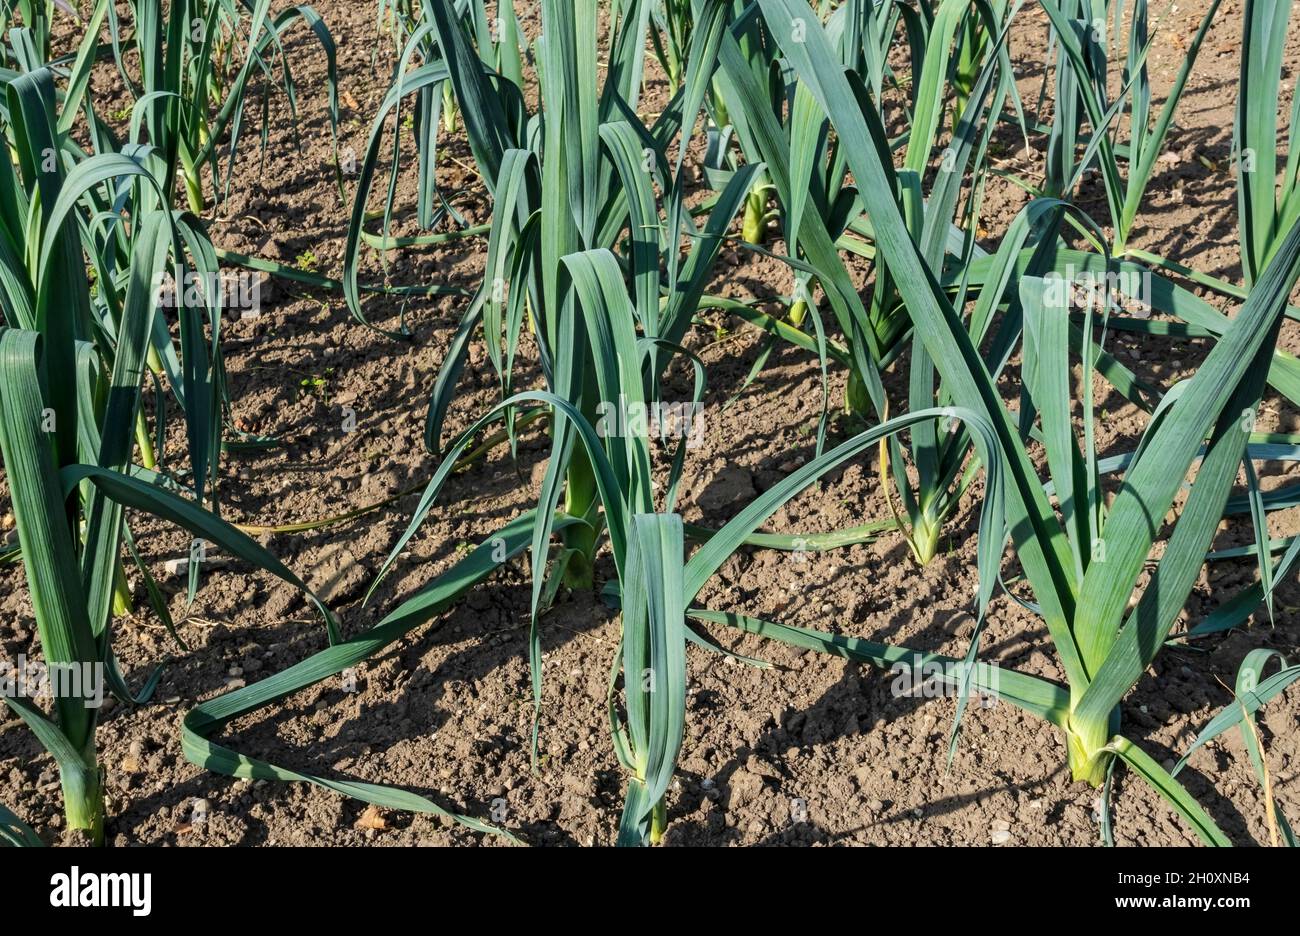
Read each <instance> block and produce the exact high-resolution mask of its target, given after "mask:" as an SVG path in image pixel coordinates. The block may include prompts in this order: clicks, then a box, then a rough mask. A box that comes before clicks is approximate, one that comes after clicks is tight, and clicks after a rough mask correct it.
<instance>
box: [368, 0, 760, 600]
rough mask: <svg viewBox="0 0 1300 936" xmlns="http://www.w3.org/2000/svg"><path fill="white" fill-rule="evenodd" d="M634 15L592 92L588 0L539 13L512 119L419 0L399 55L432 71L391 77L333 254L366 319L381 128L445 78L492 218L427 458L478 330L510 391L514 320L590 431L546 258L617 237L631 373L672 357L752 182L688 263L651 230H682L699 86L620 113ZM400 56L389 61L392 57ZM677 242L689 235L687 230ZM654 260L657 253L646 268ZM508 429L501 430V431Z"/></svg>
mask: <svg viewBox="0 0 1300 936" xmlns="http://www.w3.org/2000/svg"><path fill="white" fill-rule="evenodd" d="M645 6H646V5H645V4H644V3H633V4H629V5H627V6H625V7H623V8H622V10H621V15H620V17H619V19H618V21H617V22H616V23H615V24H614V28H613V32H612V38H611V41H610V48H609V54H610V56H611V65H610V67H609V68H608V70H607V71H606V80H605V83H604V85H603V87H600V88H598V86H597V84H596V81H597V77H598V68H597V64H596V60H595V55H596V50H597V48H598V43H597V37H596V6H595V2H594V0H586V2H584V3H582V4H579V5H578V6H577V7H572V6H568V5H562V4H553V3H546V4H544V5H543V8H542V12H543V21H542V25H543V29H542V36H541V38H540V40H539V42H538V63H539V70H540V72H541V75H542V88H541V101H540V107H541V109H540V111H539V113H537V114H535V115H531V116H530V115H528V114H527V113H526V111H525V105H524V95H523V92H522V89H521V88H520V87H519V86H518V85H516V84H515V83H514V82H513V81H512V80H511V79H510V78H509V77H508V76H507V75H506V74H505V73H504V72H502V71H497V70H495V68H494V67H493V65H492V62H493V61H495V60H496V59H497V55H496V52H495V50H493V49H492V48H484V47H483V46H482V45H481V44H479V43H477V42H476V34H477V33H476V31H475V30H473V29H472V28H471V26H472V22H467V21H466V18H464V17H461V16H458V15H457V12H456V9H455V8H454V7H453V5H452V4H450V3H447V2H443V0H430V2H429V3H427V5H426V7H425V15H426V17H427V19H426V22H425V23H424V24H423V25H422V26H421V27H420V29H419V30H418V31H417V33H416V34H415V36H414V37H413V38H412V43H411V46H410V47H408V50H407V51H408V53H411V54H414V52H416V51H420V50H421V49H423V50H424V51H425V52H426V54H427V48H426V47H422V46H419V45H418V43H420V42H422V41H423V39H424V38H425V36H426V35H427V36H431V37H433V38H435V39H436V48H437V50H439V52H438V54H437V56H436V57H435V58H433V60H431V61H426V62H425V64H423V65H421V66H419V67H418V68H416V69H415V70H414V71H412V72H409V73H405V74H400V75H399V76H398V78H397V80H396V81H395V83H394V85H393V87H392V88H391V89H390V91H389V94H388V95H387V97H386V99H385V101H384V103H383V105H382V106H381V109H380V112H379V114H378V115H377V117H376V119H375V123H374V126H373V128H372V131H371V135H370V142H369V145H368V147H367V152H366V158H365V160H364V162H363V163H362V165H361V167H360V173H359V186H358V192H357V197H356V201H355V203H354V206H353V213H352V224H351V227H350V230H349V237H348V247H347V251H346V254H345V266H344V291H345V296H346V297H347V301H348V304H349V306H350V307H351V308H352V310H353V312H354V314H355V315H356V316H357V317H358V318H359V319H360V320H361V321H363V322H364V321H366V319H365V316H364V312H363V310H362V308H361V304H360V294H359V290H358V288H357V271H358V265H359V259H360V248H361V245H362V243H363V240H364V238H363V230H362V227H363V223H364V220H365V217H366V212H365V205H366V199H367V197H368V195H369V192H370V187H371V185H372V182H373V179H374V175H375V173H376V171H377V161H378V158H379V156H380V152H381V147H382V146H383V141H384V129H383V128H384V122H385V120H386V119H387V117H388V116H389V114H390V113H395V112H398V111H399V109H400V104H401V101H402V99H403V97H404V96H406V95H411V94H419V93H421V92H422V91H423V90H424V89H428V88H434V87H438V86H441V85H442V83H443V82H450V84H451V86H452V88H453V89H454V91H455V94H456V98H457V100H458V101H459V102H460V108H461V113H462V114H463V116H464V120H465V131H466V133H467V135H468V137H469V142H470V148H471V151H472V152H473V153H474V157H475V161H476V163H477V165H478V168H479V171H480V173H481V175H482V177H483V179H484V181H485V183H486V185H487V187H488V190H489V192H490V193H491V194H492V195H493V198H494V203H495V204H494V215H495V218H496V223H494V225H493V227H492V232H491V237H490V239H489V243H488V251H487V274H486V276H485V278H484V282H483V284H482V285H481V287H480V288H479V290H478V293H477V295H476V296H475V298H474V299H473V300H472V301H471V302H470V303H469V304H468V307H467V309H466V312H465V315H464V317H463V319H462V321H461V324H460V328H459V331H458V334H457V336H456V339H455V341H454V342H453V345H452V349H451V353H450V355H449V357H448V358H447V360H445V361H444V363H443V365H442V370H441V373H440V374H439V377H438V380H437V383H436V385H435V388H434V392H433V397H432V399H431V401H430V406H429V418H428V423H427V428H426V445H427V446H428V447H429V449H430V450H431V451H439V450H440V448H441V436H442V426H443V421H444V417H445V415H446V412H447V409H448V407H449V405H450V402H451V400H452V398H453V396H454V393H455V390H456V382H457V379H458V377H459V374H460V372H461V369H462V368H463V366H464V362H465V358H466V355H467V351H468V343H469V340H470V338H471V337H472V335H473V334H474V332H475V331H477V330H478V329H479V328H480V327H481V328H482V329H483V334H484V340H485V342H486V346H487V352H488V358H489V360H490V361H491V363H492V366H493V368H494V369H495V371H496V372H497V374H498V377H499V381H500V386H501V392H502V397H503V398H505V397H508V396H509V395H511V393H512V392H513V385H514V366H515V365H514V362H515V357H516V353H517V350H518V347H519V341H520V335H521V330H522V327H523V324H524V322H525V320H526V321H527V322H528V323H529V327H530V328H531V329H532V330H533V331H534V332H535V334H536V336H537V339H538V344H539V349H538V350H539V358H540V363H541V365H542V370H543V374H544V376H545V379H546V381H547V385H548V387H549V388H550V389H551V390H552V391H553V392H555V393H556V394H557V395H559V396H561V397H562V398H564V399H566V400H571V401H574V402H575V403H576V404H577V405H579V407H580V409H581V410H582V412H584V414H585V415H586V417H587V418H588V420H589V421H590V422H595V419H596V408H597V406H598V404H599V403H600V399H599V398H598V396H597V393H596V388H595V386H594V385H593V384H592V382H591V381H592V378H591V374H592V367H591V366H589V365H588V364H585V363H584V362H583V361H581V360H580V361H576V362H572V361H569V360H568V357H569V355H570V354H571V353H574V352H573V351H571V347H576V348H577V352H576V353H578V354H583V353H584V352H583V350H582V348H583V346H582V343H581V342H580V340H578V339H580V338H581V332H579V333H578V335H577V337H576V338H575V337H573V336H570V335H569V334H567V333H565V332H562V331H561V330H560V328H559V315H560V304H561V302H562V301H563V300H562V297H561V295H560V289H559V278H560V272H559V271H560V270H561V262H560V259H561V258H562V257H564V256H566V255H568V254H570V253H574V252H576V251H579V250H583V249H587V250H590V249H601V248H604V249H608V248H611V247H613V246H615V244H616V243H617V242H620V241H622V240H623V239H624V231H625V230H626V231H627V234H626V238H627V241H628V249H627V254H626V259H625V262H626V263H627V265H628V272H629V275H630V276H632V278H633V280H634V282H635V283H636V289H637V295H638V304H637V308H638V309H649V310H653V314H650V313H646V314H645V316H644V318H643V319H642V320H641V321H640V325H641V327H642V328H643V330H644V332H645V335H646V336H647V337H651V338H655V339H657V340H659V341H661V342H663V344H661V345H660V344H657V345H656V346H655V347H654V348H653V349H652V351H651V354H650V362H649V363H648V364H647V367H648V368H649V369H650V372H651V373H652V374H654V375H655V376H654V380H655V381H656V382H657V381H658V375H659V374H661V373H662V372H663V369H664V368H665V367H666V366H667V364H668V362H669V360H670V358H671V356H672V354H671V352H670V351H668V350H665V349H671V348H672V347H673V346H675V345H677V344H679V343H680V341H681V339H682V337H683V336H684V335H685V333H686V330H687V328H688V327H689V325H690V321H691V316H692V315H693V314H694V311H695V307H696V303H697V302H698V301H699V298H700V296H701V294H702V291H703V286H704V282H705V276H706V274H707V272H708V270H709V267H710V265H711V263H712V260H713V258H714V257H715V256H716V254H717V251H718V249H719V246H720V242H721V235H722V234H723V233H724V232H725V227H726V225H727V224H729V223H730V220H731V218H732V217H734V215H735V213H736V211H737V210H738V207H739V203H740V201H741V198H742V197H743V195H744V194H745V192H746V191H748V187H749V183H751V182H752V180H753V178H754V174H755V173H754V171H753V170H752V169H751V170H747V171H746V172H744V173H742V174H740V175H739V176H738V178H737V179H736V180H733V182H732V183H731V184H730V185H728V187H727V189H726V190H725V191H724V192H723V193H722V195H721V196H720V199H719V202H718V204H717V205H716V206H715V207H714V209H713V211H712V212H711V214H710V217H709V221H708V223H707V225H706V228H705V231H704V235H705V236H704V237H698V236H697V237H696V239H695V240H694V242H693V244H692V251H691V254H690V255H689V256H688V257H687V258H686V260H685V261H683V260H682V259H681V258H680V256H679V251H678V250H677V248H676V245H675V244H674V242H673V241H674V239H673V238H670V237H668V236H667V235H666V234H665V230H669V231H671V230H680V229H682V228H683V225H684V224H685V223H686V212H685V210H684V208H683V207H682V204H683V203H682V198H681V195H682V186H681V180H680V169H681V162H682V159H683V158H684V150H685V142H686V135H687V134H688V133H689V128H686V127H685V124H686V121H687V120H690V121H692V122H693V121H694V115H695V114H697V113H698V109H699V107H700V104H701V102H702V99H703V94H704V90H703V89H704V82H705V80H706V78H707V76H706V77H704V78H700V79H697V80H695V81H694V82H693V83H691V84H689V85H688V88H687V89H685V90H684V91H683V92H681V93H680V94H679V95H678V96H677V97H676V98H674V101H673V103H672V104H671V105H670V106H669V108H668V109H667V110H665V112H664V113H663V114H661V115H660V116H659V118H658V119H657V120H656V121H655V122H654V124H652V125H650V126H647V125H645V124H644V123H642V122H641V121H640V119H639V118H638V117H637V116H636V105H637V100H638V97H639V92H640V85H641V51H642V49H643V47H644V41H645V32H646V29H647V28H648V26H647V24H648V15H647V12H646V10H645V9H644V7H645ZM718 22H720V18H719V19H717V20H716V21H715V26H714V27H713V28H712V29H709V30H699V31H697V34H696V41H697V43H699V44H701V45H703V44H705V43H708V42H710V41H715V40H716V37H717V35H718V34H719V32H720V26H718V25H716V23H718ZM406 58H407V56H406V55H404V56H403V60H404V61H405V60H406ZM688 101H689V103H687V102H688ZM684 118H685V119H684ZM683 128H684V129H686V130H687V134H684V135H683V137H682V143H681V149H682V152H681V153H679V154H678V160H677V166H676V167H675V168H671V167H670V166H669V165H668V161H667V157H666V155H665V153H666V150H667V147H668V144H669V142H670V141H671V139H672V138H673V137H674V136H676V135H677V134H678V131H679V129H683ZM652 181H655V182H658V183H659V185H660V186H661V188H662V190H663V191H664V192H666V193H667V195H666V197H665V201H666V203H667V206H668V207H667V210H666V220H662V221H661V219H660V218H659V208H658V205H657V201H656V197H655V194H654V188H653V185H652ZM390 190H391V189H390ZM629 217H630V218H631V221H630V222H629V221H628V220H627V219H628V218H629ZM690 233H697V234H698V232H694V231H693V229H692V231H691V232H690ZM661 252H664V253H665V254H666V256H667V260H666V262H665V263H664V264H663V267H662V269H661V264H660V255H661ZM661 280H664V281H666V282H667V283H668V284H672V285H673V288H672V290H671V292H670V294H669V296H668V297H667V298H666V301H665V304H664V309H663V310H662V312H661V311H659V309H658V306H659V304H660V291H661V288H662V287H663V282H661ZM575 341H576V342H577V343H576V345H575ZM569 368H571V369H569ZM510 425H512V422H508V423H507V428H509V426H510ZM566 459H568V460H569V462H570V463H569V464H568V465H567V480H566V484H565V512H566V513H567V514H569V515H571V516H574V517H578V518H581V519H582V520H583V521H584V523H583V524H581V525H574V526H572V527H570V528H568V529H567V531H566V534H565V540H566V543H567V544H568V550H567V552H566V556H565V560H564V563H565V572H564V577H565V579H566V580H567V581H568V582H569V584H571V585H573V586H576V587H590V586H591V584H592V582H593V578H592V574H593V570H592V565H591V563H592V559H593V557H594V553H595V548H596V539H597V536H598V534H599V526H600V520H599V517H598V516H597V512H596V505H597V491H596V487H595V479H594V477H593V475H592V469H591V466H590V464H589V463H588V462H587V457H586V455H585V454H584V452H583V451H581V450H575V451H573V452H572V453H571V455H566Z"/></svg>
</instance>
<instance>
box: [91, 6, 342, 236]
mask: <svg viewBox="0 0 1300 936" xmlns="http://www.w3.org/2000/svg"><path fill="white" fill-rule="evenodd" d="M128 7H129V12H130V24H131V26H132V28H133V34H132V38H133V41H132V42H131V43H128V42H127V41H126V40H125V39H124V38H123V36H122V30H123V24H122V22H121V20H120V18H119V14H118V12H117V8H116V6H115V5H114V4H113V3H110V2H108V0H97V2H96V5H95V9H94V13H93V16H92V23H94V28H92V29H89V30H87V32H86V35H85V38H84V40H83V43H84V45H85V46H89V47H90V48H92V49H94V48H95V47H96V46H97V45H98V44H99V42H100V36H99V31H100V30H99V23H100V22H101V21H102V20H103V19H104V18H105V13H106V14H107V23H108V29H109V38H110V44H111V50H112V55H113V58H114V60H115V61H116V63H117V68H118V71H119V73H120V74H121V77H122V81H123V84H124V85H125V86H126V88H127V89H128V91H129V92H130V94H131V96H132V98H133V99H134V100H135V101H136V102H138V104H139V105H140V106H141V107H143V108H144V127H145V129H146V131H147V133H146V137H147V141H148V144H149V145H150V146H151V147H152V148H153V150H154V153H155V158H156V159H157V160H158V161H159V162H160V163H161V165H160V167H159V168H157V169H155V170H154V172H155V175H157V176H158V178H159V180H160V181H161V182H162V183H163V185H164V188H165V190H166V191H168V192H172V191H174V190H175V187H176V185H177V184H180V185H182V186H183V187H184V190H185V197H186V200H187V203H188V205H189V207H190V210H191V211H192V212H194V213H195V214H202V213H203V210H204V207H205V205H206V203H207V198H206V195H205V192H204V185H203V172H204V169H205V167H206V168H207V169H209V170H210V174H211V176H212V189H213V193H214V196H215V199H216V201H218V202H221V201H224V200H225V199H226V197H228V195H229V191H230V181H231V175H232V171H233V167H234V165H235V161H236V158H237V156H238V151H239V144H240V140H241V137H242V134H243V129H244V122H245V118H246V105H247V103H248V98H249V91H250V88H249V82H250V81H252V80H253V79H255V78H257V77H261V78H262V80H264V81H265V82H266V83H267V84H268V86H269V85H270V84H272V83H273V82H274V81H275V76H276V73H277V71H278V74H279V83H280V84H281V85H282V87H283V90H284V95H285V100H286V102H287V104H288V106H289V111H290V117H291V120H292V122H293V127H294V135H295V138H296V137H297V114H298V90H297V85H296V83H295V82H294V78H293V72H292V69H291V68H290V65H289V60H288V58H287V56H286V55H285V53H284V49H283V47H282V45H281V37H282V36H283V35H284V33H285V31H286V30H288V29H289V28H291V27H292V26H293V25H294V24H295V23H297V22H299V21H301V22H303V23H305V24H306V25H307V26H308V28H310V29H311V31H312V34H313V35H314V37H315V38H316V39H317V40H318V42H319V44H320V46H321V50H322V52H323V53H324V55H325V60H326V66H327V77H326V94H327V106H328V112H329V119H330V128H331V133H332V135H333V141H334V165H335V168H336V170H337V169H338V166H339V159H338V115H339V111H338V75H337V69H336V66H335V46H334V39H333V37H332V36H331V35H330V32H329V29H328V28H327V27H326V25H325V22H324V21H323V20H322V19H321V17H320V15H319V14H318V13H317V12H316V11H315V10H314V9H312V8H311V7H310V6H307V5H298V6H291V7H289V8H288V9H286V10H283V11H281V12H279V13H277V14H274V15H272V13H271V10H270V7H271V2H270V0H250V2H242V0H174V2H171V3H168V4H167V5H166V7H164V4H163V3H162V2H161V0H130V2H129V3H128ZM241 46H242V47H243V48H244V49H245V50H246V51H245V53H244V54H243V55H242V58H241V54H240V52H239V49H240V47H241ZM130 48H133V49H134V50H136V51H137V52H138V53H139V57H138V63H139V66H138V67H139V73H138V75H134V74H132V70H131V68H130V67H129V62H130V61H135V57H133V56H128V54H127V52H128V49H130ZM277 58H278V59H279V68H278V69H276V68H275V67H274V61H275V59H277ZM269 93H270V88H269V87H268V88H267V89H266V94H269ZM262 111H263V113H262V132H261V145H262V150H263V153H265V149H266V146H267V128H266V121H267V119H268V114H267V110H266V103H265V96H264V102H263V108H262ZM86 116H87V120H88V121H89V122H90V124H91V126H92V127H95V126H96V124H97V123H98V121H97V120H96V119H95V117H94V115H93V114H91V113H89V111H88V112H87V115H86ZM101 132H107V131H101ZM298 146H299V149H301V141H298ZM223 147H224V148H225V150H226V152H225V157H224V158H225V170H224V181H223V172H222V168H221V161H222V156H221V150H222V148H223ZM339 184H340V194H341V193H342V187H341V186H342V181H341V179H340V182H339Z"/></svg>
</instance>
